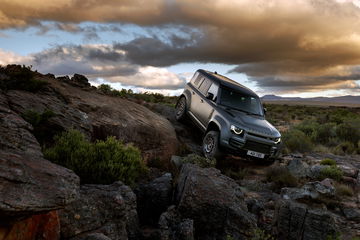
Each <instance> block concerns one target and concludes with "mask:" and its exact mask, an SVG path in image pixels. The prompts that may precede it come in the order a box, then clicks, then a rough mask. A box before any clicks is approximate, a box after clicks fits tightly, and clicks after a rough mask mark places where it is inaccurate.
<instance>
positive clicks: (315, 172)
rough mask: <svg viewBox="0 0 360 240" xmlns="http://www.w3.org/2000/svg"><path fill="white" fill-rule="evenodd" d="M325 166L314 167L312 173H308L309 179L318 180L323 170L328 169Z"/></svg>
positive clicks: (311, 168) (311, 169)
mask: <svg viewBox="0 0 360 240" xmlns="http://www.w3.org/2000/svg"><path fill="white" fill-rule="evenodd" d="M327 167H328V166H325V165H313V166H311V167H310V171H309V172H308V177H309V178H312V179H317V178H319V177H320V173H321V170H323V169H324V168H327Z"/></svg>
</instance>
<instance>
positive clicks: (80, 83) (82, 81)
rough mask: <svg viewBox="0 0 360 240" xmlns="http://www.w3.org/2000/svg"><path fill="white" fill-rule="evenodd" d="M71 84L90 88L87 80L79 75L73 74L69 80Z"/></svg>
mask: <svg viewBox="0 0 360 240" xmlns="http://www.w3.org/2000/svg"><path fill="white" fill-rule="evenodd" d="M71 81H72V83H74V84H76V85H78V86H81V87H90V83H89V80H88V79H87V78H86V77H85V76H84V75H81V74H77V73H75V74H74V76H73V77H72V78H71Z"/></svg>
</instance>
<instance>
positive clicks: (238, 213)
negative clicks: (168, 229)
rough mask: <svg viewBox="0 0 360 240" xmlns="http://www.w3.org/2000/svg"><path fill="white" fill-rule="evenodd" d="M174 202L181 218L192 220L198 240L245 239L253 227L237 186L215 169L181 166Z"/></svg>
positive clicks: (253, 219) (250, 216) (251, 219)
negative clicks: (229, 237)
mask: <svg viewBox="0 0 360 240" xmlns="http://www.w3.org/2000/svg"><path fill="white" fill-rule="evenodd" d="M176 199H177V203H178V211H179V212H180V214H181V215H182V217H183V218H189V219H193V220H194V227H195V236H196V238H197V239H205V240H206V239H225V237H226V236H227V235H229V236H232V237H233V238H234V239H244V238H245V237H246V236H249V235H251V232H252V230H253V229H254V228H255V227H256V220H255V217H254V216H253V215H252V214H251V213H249V212H248V209H247V206H246V203H245V201H244V194H243V193H242V191H241V189H240V186H239V185H238V184H236V182H235V181H234V180H232V179H231V178H228V177H226V176H224V175H222V174H221V173H220V171H219V170H217V169H215V168H200V167H198V166H196V165H193V164H184V165H183V167H182V169H181V172H180V174H179V179H178V185H177V194H176Z"/></svg>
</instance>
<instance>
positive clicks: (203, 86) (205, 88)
mask: <svg viewBox="0 0 360 240" xmlns="http://www.w3.org/2000/svg"><path fill="white" fill-rule="evenodd" d="M210 85H211V81H210V80H209V79H207V78H205V79H204V81H203V82H202V83H201V85H200V87H199V91H200V92H201V93H202V94H204V95H206V93H207V91H208V90H209V88H210Z"/></svg>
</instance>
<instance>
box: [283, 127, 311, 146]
mask: <svg viewBox="0 0 360 240" xmlns="http://www.w3.org/2000/svg"><path fill="white" fill-rule="evenodd" d="M283 142H284V144H285V147H286V148H288V149H289V150H290V151H298V152H309V151H311V150H312V149H313V144H312V142H311V140H310V138H309V137H308V136H306V135H305V133H303V132H302V131H300V130H298V129H290V130H289V131H287V132H285V133H284V134H283Z"/></svg>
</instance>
